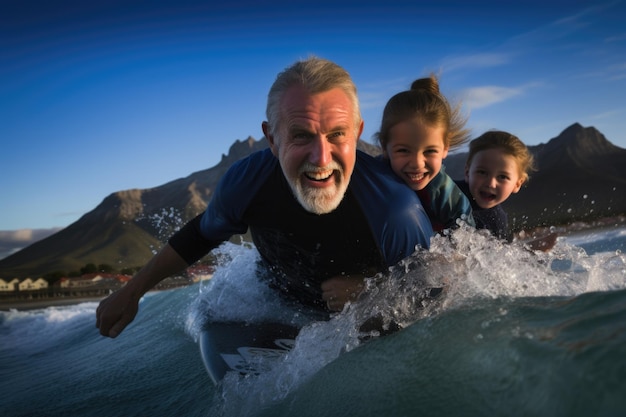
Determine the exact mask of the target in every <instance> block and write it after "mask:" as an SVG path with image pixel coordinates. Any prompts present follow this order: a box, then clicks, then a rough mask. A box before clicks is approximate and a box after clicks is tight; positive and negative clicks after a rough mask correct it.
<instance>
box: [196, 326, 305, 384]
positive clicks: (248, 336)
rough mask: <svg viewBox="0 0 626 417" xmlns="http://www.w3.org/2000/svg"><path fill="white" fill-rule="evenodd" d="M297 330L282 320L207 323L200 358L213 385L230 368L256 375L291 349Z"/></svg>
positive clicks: (243, 373)
mask: <svg viewBox="0 0 626 417" xmlns="http://www.w3.org/2000/svg"><path fill="white" fill-rule="evenodd" d="M299 331H300V329H298V328H297V327H294V326H290V325H285V324H281V323H241V322H208V323H206V324H205V325H204V326H203V329H202V331H201V332H200V338H199V345H200V353H201V355H202V361H203V362H204V366H205V368H206V370H207V372H208V373H209V376H210V377H211V379H212V380H213V382H214V383H215V384H218V383H219V381H221V380H222V378H224V376H225V375H226V373H227V372H229V371H234V372H237V373H239V374H240V375H247V374H252V375H258V374H260V373H262V372H266V371H267V370H268V369H269V364H270V363H271V362H272V360H275V359H278V358H280V357H282V356H283V355H285V354H286V353H287V352H289V351H290V350H291V349H292V348H293V346H294V345H295V338H296V336H297V335H298V332H299Z"/></svg>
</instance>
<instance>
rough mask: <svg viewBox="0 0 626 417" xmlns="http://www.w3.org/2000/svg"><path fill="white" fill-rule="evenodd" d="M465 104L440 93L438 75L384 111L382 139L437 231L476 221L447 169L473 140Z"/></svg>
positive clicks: (387, 154) (417, 84) (386, 152)
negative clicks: (451, 154) (450, 158)
mask: <svg viewBox="0 0 626 417" xmlns="http://www.w3.org/2000/svg"><path fill="white" fill-rule="evenodd" d="M464 125H465V120H464V119H463V118H462V117H461V116H460V109H459V107H458V106H457V107H451V106H450V104H449V103H448V100H446V98H445V97H444V96H443V95H442V94H441V93H440V92H439V83H438V81H437V78H435V76H434V75H431V76H430V77H428V78H420V79H418V80H415V81H414V82H413V84H412V85H411V89H410V90H408V91H403V92H401V93H398V94H396V95H395V96H393V97H391V99H389V101H388V102H387V105H386V106H385V109H384V111H383V117H382V122H381V127H380V131H379V132H378V134H377V138H378V141H379V143H380V146H381V148H382V151H383V157H384V158H386V159H388V160H389V163H390V164H391V168H392V169H393V171H394V172H395V173H396V175H398V176H399V177H400V178H402V179H403V180H404V181H405V182H406V184H407V185H408V186H409V187H410V188H411V189H413V190H415V191H416V192H417V195H418V196H419V197H420V199H421V201H422V204H423V205H424V208H425V209H426V212H427V213H428V216H429V217H430V220H431V222H432V225H433V230H435V231H436V232H441V231H443V230H444V229H449V228H455V227H457V223H456V220H457V219H459V218H462V219H464V220H465V221H467V222H468V223H469V224H471V225H473V224H474V222H473V220H472V209H471V205H470V202H469V200H468V198H467V197H466V196H465V195H464V194H463V192H462V191H461V190H460V189H459V188H458V187H457V186H456V184H455V183H454V181H453V180H452V179H451V178H450V177H449V176H448V175H447V174H446V173H445V168H444V167H443V165H442V163H443V159H444V158H445V157H446V156H447V155H448V151H449V150H453V149H455V148H457V147H459V146H461V145H462V144H463V143H465V142H466V141H467V140H468V139H469V131H468V130H466V129H465V128H464Z"/></svg>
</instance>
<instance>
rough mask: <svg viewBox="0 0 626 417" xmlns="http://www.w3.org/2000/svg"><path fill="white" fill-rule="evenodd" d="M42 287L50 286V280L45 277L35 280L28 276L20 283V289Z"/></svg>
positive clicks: (26, 289) (37, 288) (27, 289)
mask: <svg viewBox="0 0 626 417" xmlns="http://www.w3.org/2000/svg"><path fill="white" fill-rule="evenodd" d="M42 288H48V281H46V280H45V279H43V278H37V279H36V280H35V281H33V280H32V279H30V278H26V279H25V280H24V281H22V282H20V283H19V289H20V291H29V290H40V289H42Z"/></svg>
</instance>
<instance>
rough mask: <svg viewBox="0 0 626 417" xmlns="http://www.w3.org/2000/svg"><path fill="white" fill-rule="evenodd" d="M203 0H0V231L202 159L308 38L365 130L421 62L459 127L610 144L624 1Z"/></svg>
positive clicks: (232, 136) (240, 132)
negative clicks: (592, 132) (353, 96)
mask: <svg viewBox="0 0 626 417" xmlns="http://www.w3.org/2000/svg"><path fill="white" fill-rule="evenodd" d="M212 3H215V2H208V1H207V2H198V1H195V2H193V1H185V0H179V1H175V2H173V1H170V2H167V1H131V0H126V1H115V0H111V1H99V0H94V1H72V2H70V1H63V0H59V1H53V2H43V1H29V0H17V1H6V0H0V161H1V163H0V196H1V197H0V214H1V216H0V230H17V229H24V228H49V227H64V226H67V225H69V224H71V223H73V222H74V221H76V220H78V218H79V217H80V216H82V215H83V214H85V213H87V212H88V211H91V210H92V209H94V208H95V207H96V206H97V205H98V204H99V203H100V202H101V201H102V200H103V199H104V198H105V197H106V196H107V195H109V194H110V193H113V192H116V191H120V190H126V189H131V188H150V187H156V186H159V185H162V184H164V183H166V182H168V181H171V180H174V179H177V178H181V177H185V176H187V175H189V174H191V173H193V172H196V171H199V170H203V169H206V168H209V167H212V166H214V165H215V164H217V163H218V162H219V160H220V158H221V155H222V154H224V153H227V152H228V148H229V147H230V145H231V144H232V143H233V142H234V141H235V140H243V139H246V138H247V137H248V136H252V137H254V138H256V139H260V138H261V137H262V132H261V122H262V121H263V120H264V111H265V99H266V96H267V91H268V89H269V87H270V85H271V83H272V82H273V81H274V78H275V76H276V74H277V73H278V72H279V71H281V70H282V69H284V68H285V67H286V66H288V65H290V64H291V63H292V62H294V61H295V60H297V59H299V58H303V57H306V56H308V55H311V54H313V55H318V56H321V57H324V58H328V59H331V60H333V61H335V62H337V63H338V64H340V65H342V66H343V67H344V68H346V69H347V70H348V71H349V72H350V73H351V75H352V77H353V79H354V81H355V83H356V85H357V87H358V89H359V96H360V100H361V104H362V111H363V118H364V120H365V131H364V134H363V136H362V139H365V140H367V141H370V142H371V141H372V140H371V137H372V135H373V134H374V133H375V132H376V131H377V128H378V124H379V122H380V115H381V112H382V108H383V107H384V104H385V102H386V100H387V99H388V98H389V97H391V96H392V95H393V94H395V93H397V92H398V91H401V90H404V89H407V88H408V87H409V85H410V83H411V81H413V80H414V79H416V78H419V77H422V76H425V75H428V74H429V73H431V72H434V73H436V74H438V75H439V77H440V86H441V90H442V92H443V93H444V94H446V95H447V96H448V97H449V98H450V99H452V100H453V101H455V100H457V101H461V103H462V105H463V110H464V112H465V113H466V114H467V115H468V116H469V119H468V127H469V128H471V129H472V132H473V134H474V135H475V136H477V135H479V134H480V133H482V132H483V131H485V130H488V129H494V128H497V129H502V130H508V131H510V132H511V133H514V134H516V135H517V136H519V137H520V138H521V139H522V140H524V141H525V142H526V143H527V144H529V145H535V144H539V143H545V142H547V141H548V140H550V139H551V138H553V137H555V136H557V135H558V134H559V133H560V132H561V131H562V130H564V129H565V128H566V127H568V126H569V125H571V124H572V123H575V122H579V123H581V124H582V125H583V126H594V127H596V128H597V129H598V130H599V131H600V132H602V133H603V134H604V135H605V136H606V137H607V139H608V140H609V141H611V142H612V143H613V144H615V145H617V146H620V147H622V148H626V99H625V96H626V0H622V1H611V0H609V1H606V2H603V1H593V2H592V1H576V0H571V1H524V2H519V3H520V4H511V3H513V2H502V1H477V2H464V1H463V2H462V1H430V2H421V1H416V0H413V1H396V2H393V1H385V2H382V1H381V2H367V1H360V2H350V1H339V0H337V1H318V2H314V3H313V2H298V1H295V0H294V1H291V2H288V3H285V2H271V1H266V2H261V1H244V2H242V1H236V0H235V1H230V2H223V4H218V5H215V4H212ZM470 3H471V4H470Z"/></svg>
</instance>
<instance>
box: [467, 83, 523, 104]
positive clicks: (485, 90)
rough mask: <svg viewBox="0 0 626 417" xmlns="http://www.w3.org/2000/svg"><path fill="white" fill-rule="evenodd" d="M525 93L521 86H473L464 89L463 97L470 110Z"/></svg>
mask: <svg viewBox="0 0 626 417" xmlns="http://www.w3.org/2000/svg"><path fill="white" fill-rule="evenodd" d="M523 93H524V91H523V90H522V89H521V88H510V87H498V86H495V85H491V86H484V87H473V88H468V89H466V90H463V92H462V93H461V97H462V98H463V104H464V105H465V107H467V108H468V109H469V110H472V109H480V108H482V107H488V106H491V105H492V104H496V103H500V102H502V101H505V100H509V99H511V98H513V97H517V96H520V95H522V94H523Z"/></svg>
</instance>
